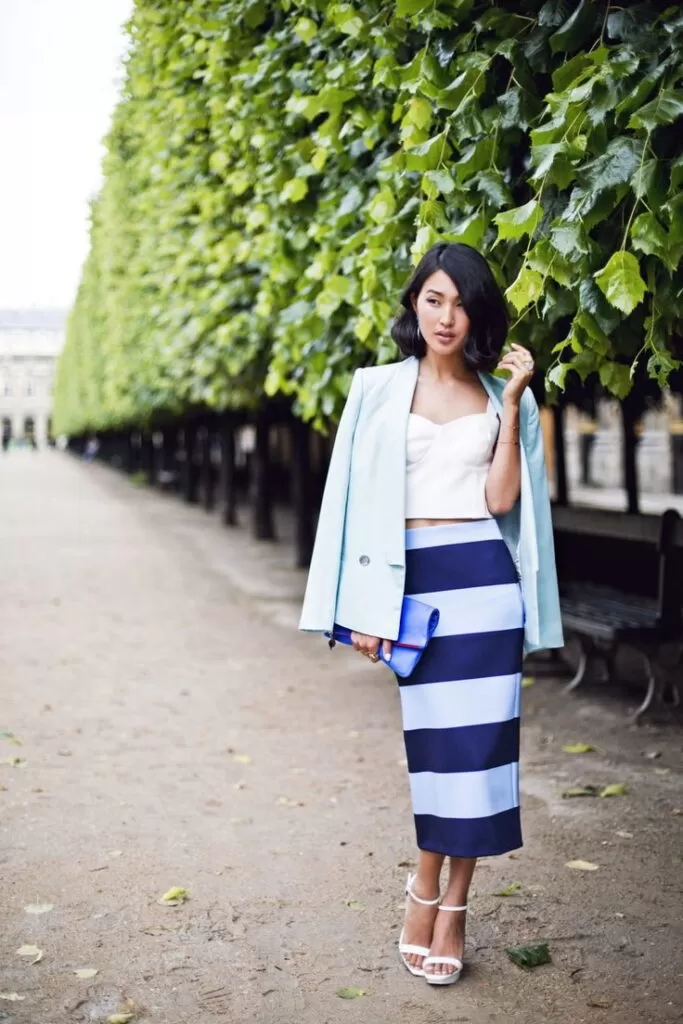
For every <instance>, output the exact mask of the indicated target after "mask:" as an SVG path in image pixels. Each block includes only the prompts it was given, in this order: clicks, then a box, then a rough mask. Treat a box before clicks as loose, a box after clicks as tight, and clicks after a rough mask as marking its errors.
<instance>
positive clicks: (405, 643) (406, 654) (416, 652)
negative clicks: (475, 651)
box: [325, 597, 439, 678]
mask: <svg viewBox="0 0 683 1024" xmlns="http://www.w3.org/2000/svg"><path fill="white" fill-rule="evenodd" d="M438 624H439V609H438V608H432V607H430V605H428V604H424V602H423V601H416V600H415V598H414V597H404V598H403V605H402V607H401V624H400V627H399V631H398V639H396V640H393V641H392V649H391V655H390V656H389V657H388V658H385V656H384V653H383V652H382V645H381V644H380V647H379V656H380V658H381V659H382V661H383V662H384V664H385V665H388V666H389V668H390V669H391V670H392V671H393V672H395V673H396V675H397V676H401V677H402V678H403V677H404V676H409V675H410V674H411V672H412V671H413V669H414V668H415V666H416V665H417V663H418V661H419V660H420V658H421V657H422V655H423V654H424V651H425V648H426V646H427V644H428V643H429V641H430V640H431V638H432V636H433V634H434V630H435V629H436V627H437V626H438ZM325 636H326V637H328V638H329V641H330V647H334V645H335V643H340V644H350V643H351V630H350V629H347V628H346V627H345V626H339V625H337V623H336V622H335V624H334V626H333V627H332V632H331V633H325Z"/></svg>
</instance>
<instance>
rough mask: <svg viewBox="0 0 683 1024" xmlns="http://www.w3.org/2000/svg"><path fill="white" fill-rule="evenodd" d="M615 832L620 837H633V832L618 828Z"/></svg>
mask: <svg viewBox="0 0 683 1024" xmlns="http://www.w3.org/2000/svg"><path fill="white" fill-rule="evenodd" d="M615 834H616V835H618V836H619V837H620V838H621V839H633V832H622V831H621V830H620V831H619V832H616V833H615Z"/></svg>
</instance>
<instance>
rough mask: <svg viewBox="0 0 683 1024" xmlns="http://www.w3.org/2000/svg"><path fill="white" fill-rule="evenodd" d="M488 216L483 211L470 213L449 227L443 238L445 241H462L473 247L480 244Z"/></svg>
mask: <svg viewBox="0 0 683 1024" xmlns="http://www.w3.org/2000/svg"><path fill="white" fill-rule="evenodd" d="M487 224H488V218H486V217H485V216H484V214H483V213H472V214H470V216H469V217H465V219H464V220H461V221H459V222H458V223H456V224H454V225H453V226H452V227H450V228H449V230H448V231H447V233H446V234H445V235H444V238H445V240H446V241H447V242H463V243H464V244H465V245H471V246H472V247H473V248H474V249H476V248H478V246H479V245H481V242H482V239H483V237H484V233H485V231H486V227H487Z"/></svg>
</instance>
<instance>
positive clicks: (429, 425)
mask: <svg viewBox="0 0 683 1024" xmlns="http://www.w3.org/2000/svg"><path fill="white" fill-rule="evenodd" d="M497 436H498V417H497V416H496V414H495V411H494V409H493V407H492V405H491V402H490V401H489V403H488V405H487V407H486V412H481V413H471V414H470V415H468V416H459V417H458V418H457V419H454V420H449V421H448V422H447V423H434V422H432V420H428V419H425V417H424V416H419V415H418V414H417V413H413V412H411V413H410V416H409V418H408V436H407V444H406V512H405V515H406V519H490V518H491V513H490V512H489V510H488V508H487V506H486V495H485V487H486V477H487V475H488V471H489V467H490V465H491V459H492V458H493V449H494V447H495V443H496V437H497Z"/></svg>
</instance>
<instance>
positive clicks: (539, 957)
mask: <svg viewBox="0 0 683 1024" xmlns="http://www.w3.org/2000/svg"><path fill="white" fill-rule="evenodd" d="M505 952H506V953H507V955H508V956H509V957H510V959H511V960H512V962H513V964H517V966H518V967H525V968H527V969H529V968H531V967H540V966H541V964H548V963H550V950H549V949H548V944H547V943H546V942H537V943H535V944H534V945H533V946H512V947H511V948H510V949H506V950H505Z"/></svg>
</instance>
